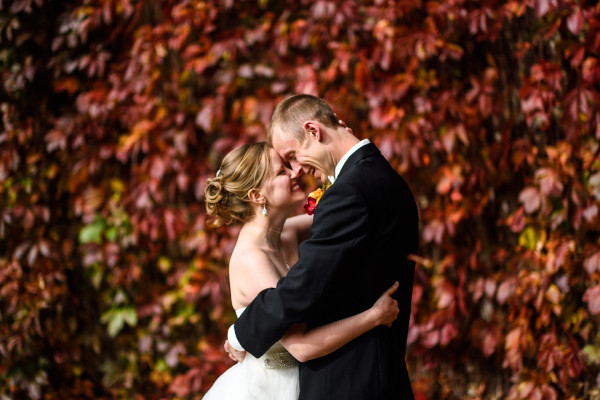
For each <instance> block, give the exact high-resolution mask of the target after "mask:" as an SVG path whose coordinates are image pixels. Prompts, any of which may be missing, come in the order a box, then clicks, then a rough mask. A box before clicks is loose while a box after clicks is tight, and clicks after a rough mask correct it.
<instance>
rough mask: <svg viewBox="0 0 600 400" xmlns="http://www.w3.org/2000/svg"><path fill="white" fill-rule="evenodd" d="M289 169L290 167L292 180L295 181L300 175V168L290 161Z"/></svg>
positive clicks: (295, 162) (297, 164) (296, 163)
mask: <svg viewBox="0 0 600 400" xmlns="http://www.w3.org/2000/svg"><path fill="white" fill-rule="evenodd" d="M290 167H292V175H291V177H292V179H296V178H298V177H299V176H300V175H302V166H301V165H300V164H299V163H298V162H297V161H290Z"/></svg>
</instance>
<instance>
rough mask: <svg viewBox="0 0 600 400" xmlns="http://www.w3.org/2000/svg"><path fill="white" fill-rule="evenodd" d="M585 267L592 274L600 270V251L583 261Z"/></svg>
mask: <svg viewBox="0 0 600 400" xmlns="http://www.w3.org/2000/svg"><path fill="white" fill-rule="evenodd" d="M583 267H584V268H585V270H586V271H587V272H588V274H590V275H592V274H593V273H594V272H595V271H600V251H599V252H597V253H595V254H592V255H591V256H590V257H588V258H586V259H585V261H584V262H583Z"/></svg>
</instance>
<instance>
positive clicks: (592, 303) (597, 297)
mask: <svg viewBox="0 0 600 400" xmlns="http://www.w3.org/2000/svg"><path fill="white" fill-rule="evenodd" d="M583 301H585V302H587V303H588V309H589V310H590V313H592V314H594V315H595V314H600V285H596V286H594V287H592V288H589V289H588V290H586V291H585V293H584V294H583Z"/></svg>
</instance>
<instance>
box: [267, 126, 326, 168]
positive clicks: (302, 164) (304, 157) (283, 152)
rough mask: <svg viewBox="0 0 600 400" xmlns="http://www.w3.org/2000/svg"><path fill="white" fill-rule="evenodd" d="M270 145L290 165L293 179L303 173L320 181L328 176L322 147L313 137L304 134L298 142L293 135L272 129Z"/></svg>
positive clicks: (279, 129) (278, 129) (275, 128)
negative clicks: (302, 138) (271, 144)
mask: <svg viewBox="0 0 600 400" xmlns="http://www.w3.org/2000/svg"><path fill="white" fill-rule="evenodd" d="M272 143H273V148H274V149H275V151H276V152H277V154H279V156H280V157H281V158H282V159H283V161H284V162H286V163H288V164H289V165H290V168H291V169H292V171H293V172H294V176H295V177H298V176H300V175H302V174H303V173H304V174H310V175H313V176H314V177H315V178H317V179H321V180H322V178H324V177H325V178H326V176H327V175H326V174H330V171H328V169H327V168H326V162H325V161H326V159H327V158H326V157H325V153H324V149H323V146H321V145H320V142H319V139H318V138H316V137H315V136H313V135H311V134H305V136H304V140H303V141H302V142H300V141H299V140H298V139H297V138H296V137H295V136H294V135H292V134H290V133H287V132H284V131H283V130H282V129H281V128H280V127H274V129H273V137H272Z"/></svg>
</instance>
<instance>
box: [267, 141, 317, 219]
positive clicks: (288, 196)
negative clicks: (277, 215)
mask: <svg viewBox="0 0 600 400" xmlns="http://www.w3.org/2000/svg"><path fill="white" fill-rule="evenodd" d="M269 164H270V165H269V172H268V173H267V178H266V180H265V182H264V183H263V186H262V189H261V192H262V193H263V194H264V196H265V197H266V198H267V207H271V208H273V207H277V208H289V207H297V206H298V205H300V204H301V203H302V202H303V201H304V200H306V195H305V194H304V192H303V191H302V189H301V188H300V186H299V185H298V182H297V181H296V179H292V170H291V169H289V168H287V167H286V166H285V165H284V164H283V161H282V160H281V157H279V155H278V154H277V153H276V152H275V150H273V149H271V159H270V163H269Z"/></svg>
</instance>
